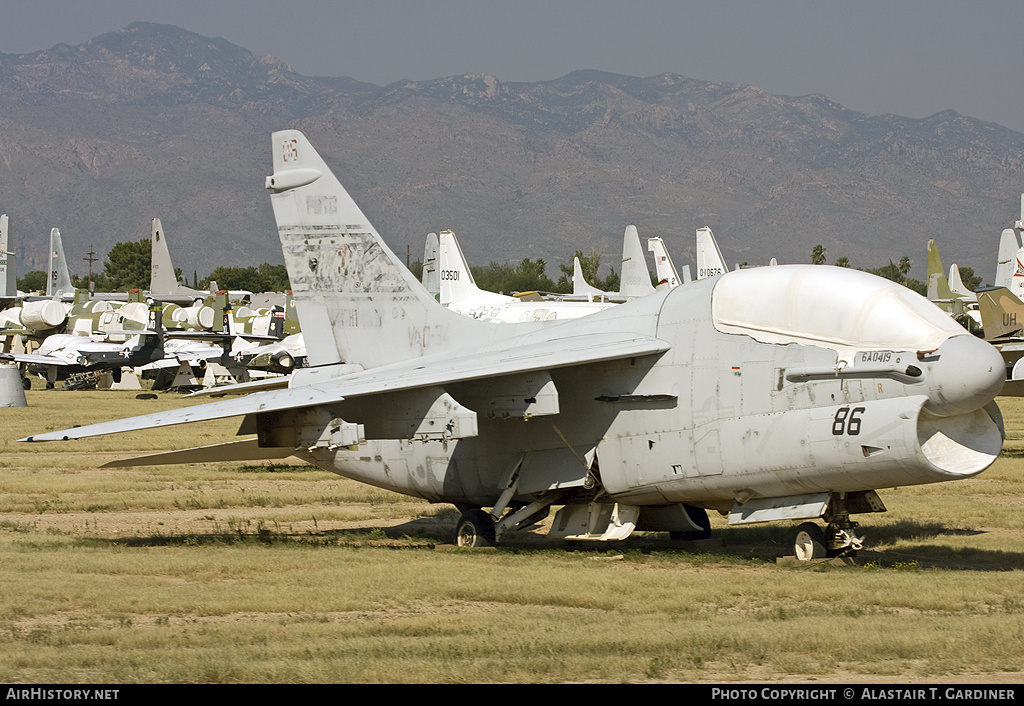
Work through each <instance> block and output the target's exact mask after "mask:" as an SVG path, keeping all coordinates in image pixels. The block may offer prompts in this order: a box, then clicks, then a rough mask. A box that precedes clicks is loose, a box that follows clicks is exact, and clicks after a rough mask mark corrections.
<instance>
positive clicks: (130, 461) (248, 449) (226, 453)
mask: <svg viewBox="0 0 1024 706" xmlns="http://www.w3.org/2000/svg"><path fill="white" fill-rule="evenodd" d="M293 453H295V449H293V448H269V449H264V448H260V446H259V440H258V439H255V438H253V439H243V440H241V441H229V442H227V443H226V444H213V445H211V446H196V447H193V448H191V449H181V450H180V451H167V452H164V453H158V454H150V455H148V456H136V457H135V458H125V459H122V460H120V461H110V462H109V463H104V464H103V465H102V466H100V468H128V467H131V466H162V465H165V464H169V465H170V464H176V463H213V462H218V461H273V460H278V459H282V458H288V457H289V456H291V455H292V454H293Z"/></svg>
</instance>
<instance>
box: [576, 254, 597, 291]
mask: <svg viewBox="0 0 1024 706" xmlns="http://www.w3.org/2000/svg"><path fill="white" fill-rule="evenodd" d="M572 293H573V294H574V295H576V296H580V295H583V296H595V297H599V296H601V295H602V294H605V292H604V291H602V290H600V289H598V288H597V287H594V286H593V285H591V284H588V283H587V280H586V279H585V278H584V277H583V265H581V264H580V259H579V258H578V257H574V258H573V259H572Z"/></svg>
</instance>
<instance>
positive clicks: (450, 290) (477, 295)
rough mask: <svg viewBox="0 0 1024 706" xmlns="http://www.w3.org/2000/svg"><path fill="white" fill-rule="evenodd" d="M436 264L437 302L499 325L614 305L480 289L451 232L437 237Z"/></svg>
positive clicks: (582, 313) (568, 316)
mask: <svg viewBox="0 0 1024 706" xmlns="http://www.w3.org/2000/svg"><path fill="white" fill-rule="evenodd" d="M433 235H434V234H433V233H430V234H429V235H428V236H427V243H428V244H429V243H431V242H432V238H431V236H433ZM428 246H429V245H428ZM438 263H439V266H438V274H439V280H440V281H439V294H440V296H439V299H438V301H440V302H441V305H442V306H444V307H446V308H448V309H450V310H452V311H456V312H458V313H460V314H463V315H465V316H469V317H470V318H473V319H481V320H483V321H490V322H493V323H501V324H506V323H517V322H521V321H554V320H555V319H575V318H578V317H580V316H586V315H588V314H593V313H595V312H598V311H603V310H604V309H607V308H608V307H611V306H615V304H613V303H611V302H607V301H606V302H578V301H558V300H557V299H540V300H534V299H529V300H527V299H520V298H519V297H512V296H508V295H505V294H498V293H496V292H488V291H486V290H483V289H480V287H478V286H477V284H476V280H475V279H474V278H473V273H472V272H470V269H469V264H468V263H467V262H466V256H465V255H463V254H462V248H461V247H460V246H459V241H458V240H457V239H456V238H455V234H454V233H453V232H451V231H450V230H443V231H441V235H440V236H439V237H438Z"/></svg>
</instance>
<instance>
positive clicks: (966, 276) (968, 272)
mask: <svg viewBox="0 0 1024 706" xmlns="http://www.w3.org/2000/svg"><path fill="white" fill-rule="evenodd" d="M958 269H959V270H960V281H961V282H963V283H964V286H965V287H967V291H969V292H973V291H974V290H975V289H977V288H978V287H980V286H981V277H979V276H977V275H976V274H974V268H973V267H959V266H958Z"/></svg>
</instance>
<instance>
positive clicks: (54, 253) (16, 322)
mask: <svg viewBox="0 0 1024 706" xmlns="http://www.w3.org/2000/svg"><path fill="white" fill-rule="evenodd" d="M8 224H9V219H8V218H7V216H6V215H4V216H3V217H2V219H0V229H2V230H0V240H2V241H3V243H7V242H9V230H8ZM152 225H153V227H152V265H151V284H150V291H149V292H146V293H137V292H129V293H124V292H118V293H110V294H99V295H90V294H89V293H88V292H86V291H85V290H76V289H75V288H74V287H73V286H72V284H71V278H70V275H69V273H68V268H67V262H66V259H65V256H64V248H63V243H62V240H61V234H60V231H59V230H58V229H56V228H54V229H52V231H51V233H50V256H49V261H50V268H49V272H48V274H47V279H46V281H47V292H46V295H44V296H34V297H33V296H28V295H23V294H21V293H18V292H16V290H13V289H11V288H9V290H8V294H10V295H11V296H8V297H7V298H6V299H7V302H8V304H12V305H11V306H8V308H6V309H4V310H3V311H2V312H0V329H2V330H0V333H2V334H3V335H4V349H3V352H2V353H0V360H8V361H13V362H16V363H18V364H19V365H20V366H21V367H22V368H23V370H24V371H25V372H28V371H34V372H41V373H43V374H45V376H46V379H47V385H48V387H53V385H54V383H55V382H56V381H57V380H64V381H65V387H68V386H71V387H77V386H82V385H94V384H96V382H97V380H98V379H100V378H98V377H97V375H98V374H99V373H101V372H103V371H109V373H110V382H112V383H119V382H120V381H121V373H122V369H135V371H136V372H138V373H140V374H142V375H143V376H148V377H153V378H156V382H155V383H154V386H155V387H157V388H162V387H164V386H168V385H169V386H173V387H195V386H199V385H200V384H201V383H200V382H199V380H198V379H197V378H196V374H195V372H194V370H196V369H198V370H199V371H200V372H199V377H203V371H205V373H206V376H205V379H204V382H203V383H202V384H205V385H210V384H215V383H217V382H220V381H225V380H230V381H231V382H235V381H237V380H238V379H239V378H241V379H247V377H248V375H249V374H250V373H253V374H255V371H269V372H271V373H277V374H283V373H288V372H291V370H292V369H293V368H294V367H295V366H296V365H301V364H302V362H303V361H304V358H305V352H304V350H303V345H302V340H301V332H299V331H298V323H297V320H296V319H295V317H294V315H293V313H294V310H293V309H292V308H291V307H290V306H289V304H290V302H289V301H288V300H287V298H285V297H284V295H282V302H283V305H278V306H275V307H272V308H265V309H257V310H253V309H249V308H248V307H245V306H239V305H233V304H232V303H231V299H230V296H231V294H232V293H229V292H223V291H218V290H217V286H216V284H215V283H213V284H212V288H211V291H210V292H204V291H200V290H195V289H191V288H188V287H185V286H183V285H180V284H179V283H177V282H176V281H175V278H174V267H173V265H172V263H171V259H170V253H169V251H168V248H167V241H166V238H165V237H164V233H163V227H162V225H161V223H160V220H159V219H153V224H152ZM5 247H6V246H5ZM4 265H6V263H4ZM11 271H13V267H12V268H10V270H9V272H11ZM234 294H235V295H236V296H237V295H241V294H251V293H248V292H239V293H234ZM19 295H20V296H19ZM147 295H148V296H147ZM91 297H96V298H91ZM146 301H148V302H149V305H148V306H147V303H146ZM175 302H180V304H181V306H179V304H177V303H175ZM16 342H17V343H18V345H15V343H16ZM136 384H137V383H136Z"/></svg>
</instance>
